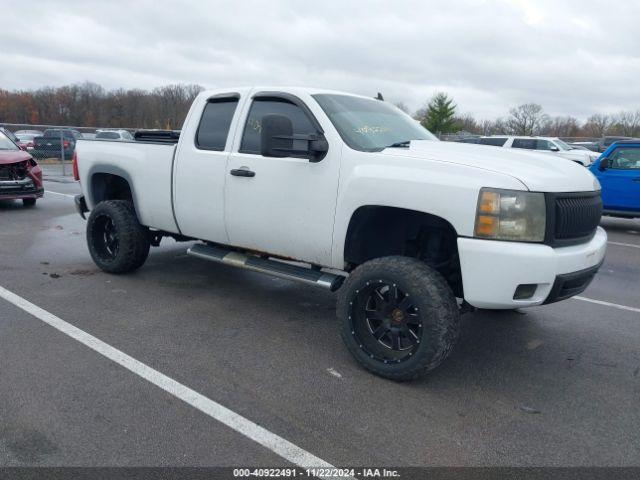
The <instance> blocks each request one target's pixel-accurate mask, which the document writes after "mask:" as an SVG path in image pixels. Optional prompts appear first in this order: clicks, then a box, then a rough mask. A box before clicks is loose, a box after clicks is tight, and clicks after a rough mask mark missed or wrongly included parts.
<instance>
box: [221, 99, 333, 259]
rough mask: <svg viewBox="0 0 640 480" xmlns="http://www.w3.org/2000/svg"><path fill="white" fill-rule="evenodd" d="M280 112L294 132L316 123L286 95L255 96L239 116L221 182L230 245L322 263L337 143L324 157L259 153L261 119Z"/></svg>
mask: <svg viewBox="0 0 640 480" xmlns="http://www.w3.org/2000/svg"><path fill="white" fill-rule="evenodd" d="M269 114H279V115H286V116H287V117H288V118H289V119H290V120H291V122H292V124H293V133H294V134H301V135H305V134H307V135H308V134H312V133H317V132H318V131H322V127H321V126H320V124H319V123H318V121H317V120H316V118H315V117H314V116H313V113H311V111H310V109H309V108H308V107H306V105H305V104H304V103H303V102H302V100H300V99H299V98H297V97H293V96H292V95H288V94H277V93H268V94H257V95H254V98H253V99H252V100H251V105H250V107H249V110H248V113H247V114H246V116H245V121H244V128H243V129H242V136H241V140H240V142H239V145H236V147H235V149H234V151H232V152H231V155H230V156H229V161H228V163H227V181H226V184H225V222H226V227H227V232H228V235H229V243H230V244H231V245H235V246H240V247H244V248H247V249H251V250H257V251H261V252H267V253H270V254H273V255H277V256H282V257H287V258H293V259H296V260H304V261H307V262H310V263H316V264H321V265H328V264H330V262H331V246H332V239H333V223H334V215H335V207H336V195H337V190H338V173H339V166H340V154H341V151H340V146H339V145H336V144H335V143H334V144H331V143H330V144H329V150H328V152H327V154H326V156H325V157H324V158H323V159H322V160H321V161H319V162H317V163H313V162H310V161H309V160H308V159H305V158H295V157H265V156H262V155H261V154H260V149H261V138H260V137H261V128H262V126H261V120H262V118H263V117H264V116H265V115H269Z"/></svg>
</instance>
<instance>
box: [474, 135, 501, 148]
mask: <svg viewBox="0 0 640 480" xmlns="http://www.w3.org/2000/svg"><path fill="white" fill-rule="evenodd" d="M506 141H507V139H506V138H503V137H489V138H481V139H480V142H479V143H480V145H493V146H494V147H502V146H503V145H504V144H505V143H506Z"/></svg>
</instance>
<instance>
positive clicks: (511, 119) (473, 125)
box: [398, 92, 640, 138]
mask: <svg viewBox="0 0 640 480" xmlns="http://www.w3.org/2000/svg"><path fill="white" fill-rule="evenodd" d="M398 106H399V107H400V108H403V109H404V110H405V111H406V108H404V105H398ZM414 118H416V120H419V121H420V123H422V125H424V126H425V127H426V128H427V129H429V130H430V131H431V132H433V133H436V134H452V133H458V132H467V133H471V134H475V135H504V134H511V135H527V136H530V135H543V136H550V137H595V138H600V137H603V136H605V135H620V136H625V137H640V110H636V111H623V112H620V113H617V114H602V113H596V114H594V115H591V116H590V117H589V118H588V119H587V120H586V121H585V122H580V121H579V120H578V119H577V118H575V117H572V116H570V115H567V116H555V117H552V116H550V115H547V114H546V113H544V110H543V108H542V106H541V105H539V104H537V103H524V104H522V105H518V106H516V107H513V108H511V109H510V110H509V114H508V115H507V116H506V117H501V118H497V119H495V120H478V119H476V118H474V117H473V115H471V114H460V113H458V107H457V105H456V103H455V102H454V100H453V98H451V97H450V96H449V95H447V94H446V93H444V92H438V93H436V94H435V95H433V97H431V99H430V100H429V102H427V104H426V105H425V106H424V107H422V108H421V109H420V110H418V111H417V112H416V113H415V114H414Z"/></svg>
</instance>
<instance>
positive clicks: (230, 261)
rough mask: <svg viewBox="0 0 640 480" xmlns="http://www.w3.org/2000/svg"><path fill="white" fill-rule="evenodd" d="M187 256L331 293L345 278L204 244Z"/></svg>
mask: <svg viewBox="0 0 640 480" xmlns="http://www.w3.org/2000/svg"><path fill="white" fill-rule="evenodd" d="M187 254H188V255H193V256H194V257H199V258H204V259H205V260H211V261H212V262H218V263H225V264H227V265H233V266H234V267H241V268H246V269H248V270H254V271H256V272H262V273H268V274H270V275H274V276H276V277H280V278H287V279H289V280H298V281H300V282H304V283H309V284H311V285H316V286H318V287H323V288H327V289H329V290H331V291H332V292H333V291H335V290H337V289H338V288H340V285H342V282H344V280H345V277H343V276H342V275H335V274H333V273H327V272H322V271H319V270H312V269H310V268H305V267H300V266H298V265H291V264H289V263H284V262H279V261H277V260H270V259H267V258H260V257H256V256H255V255H247V254H244V253H239V252H234V251H231V250H225V249H224V248H220V247H214V246H213V245H207V244H204V243H197V244H195V245H193V246H192V247H191V248H189V249H188V250H187Z"/></svg>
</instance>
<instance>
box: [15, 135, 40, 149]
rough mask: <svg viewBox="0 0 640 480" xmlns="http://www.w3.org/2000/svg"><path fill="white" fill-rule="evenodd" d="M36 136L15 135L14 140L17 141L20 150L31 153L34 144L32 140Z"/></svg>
mask: <svg viewBox="0 0 640 480" xmlns="http://www.w3.org/2000/svg"><path fill="white" fill-rule="evenodd" d="M36 137H37V135H36V134H34V133H16V138H17V140H18V142H17V143H18V147H20V148H21V149H22V150H26V151H31V150H33V147H34V143H33V139H34V138H36Z"/></svg>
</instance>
